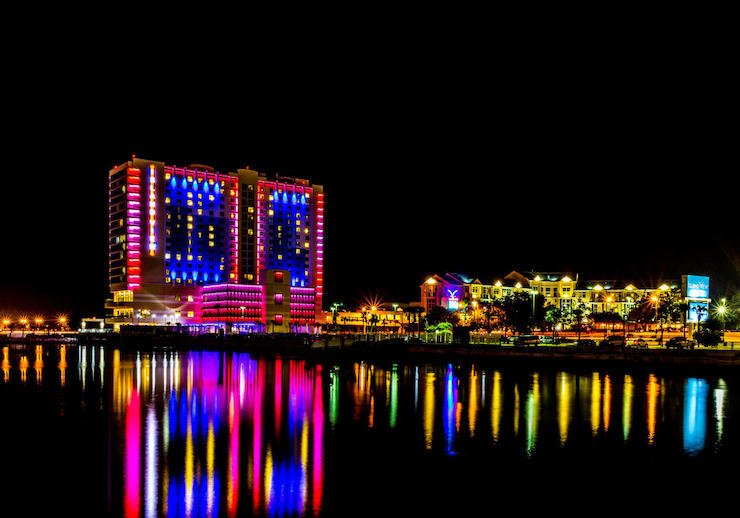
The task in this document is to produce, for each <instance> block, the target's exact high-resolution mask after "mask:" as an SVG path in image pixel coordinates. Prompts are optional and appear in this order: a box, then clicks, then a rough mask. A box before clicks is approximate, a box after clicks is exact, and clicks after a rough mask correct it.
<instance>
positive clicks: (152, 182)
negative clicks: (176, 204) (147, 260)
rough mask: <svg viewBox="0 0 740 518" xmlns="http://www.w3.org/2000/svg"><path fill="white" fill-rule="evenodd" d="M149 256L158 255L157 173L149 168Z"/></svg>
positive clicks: (151, 166)
mask: <svg viewBox="0 0 740 518" xmlns="http://www.w3.org/2000/svg"><path fill="white" fill-rule="evenodd" d="M148 247H149V255H152V256H153V255H154V254H156V253H157V171H156V168H155V167H154V164H151V165H150V166H149V245H148Z"/></svg>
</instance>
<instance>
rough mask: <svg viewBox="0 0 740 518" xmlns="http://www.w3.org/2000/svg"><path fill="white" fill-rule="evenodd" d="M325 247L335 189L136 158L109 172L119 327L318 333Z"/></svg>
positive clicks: (113, 309)
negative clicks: (328, 203) (327, 193)
mask: <svg viewBox="0 0 740 518" xmlns="http://www.w3.org/2000/svg"><path fill="white" fill-rule="evenodd" d="M323 254H324V192H323V187H322V186H320V185H312V184H310V183H309V181H308V180H304V179H300V178H287V177H280V176H278V177H276V178H268V177H267V175H265V174H263V173H258V172H257V171H254V170H251V169H238V170H237V171H236V172H229V173H219V172H217V171H214V169H213V168H212V167H209V166H204V165H198V164H194V165H190V166H188V167H179V166H173V165H166V164H164V163H163V162H157V161H153V160H144V159H141V158H136V157H132V158H131V160H129V161H127V162H125V163H123V164H121V165H118V166H116V167H114V168H113V169H111V170H110V172H109V281H110V291H111V298H110V300H109V301H108V302H107V304H106V308H107V309H108V321H109V322H111V323H113V325H114V327H119V326H121V325H126V324H157V325H187V326H200V327H203V326H210V327H228V328H229V329H237V330H240V331H247V330H249V331H268V332H269V331H276V332H287V331H306V330H310V329H311V328H312V326H313V323H314V319H315V315H316V312H317V311H321V304H322V298H323V284H324V261H323Z"/></svg>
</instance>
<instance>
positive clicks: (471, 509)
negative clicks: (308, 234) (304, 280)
mask: <svg viewBox="0 0 740 518" xmlns="http://www.w3.org/2000/svg"><path fill="white" fill-rule="evenodd" d="M2 370H3V373H2V376H0V412H1V414H0V415H2V427H1V430H0V447H1V448H2V452H3V453H2V455H0V457H1V459H0V468H1V472H2V475H0V477H2V490H3V491H2V495H3V496H2V502H5V503H4V504H2V503H0V505H5V509H10V508H11V506H12V507H13V508H15V509H20V510H16V511H14V512H13V513H11V514H9V515H18V516H30V515H34V514H38V515H49V514H50V513H54V512H58V513H62V512H69V511H72V512H74V513H75V514H76V515H95V516H103V515H113V516H119V515H121V516H127V517H138V516H141V517H148V516H193V517H195V516H214V517H215V516H228V517H230V516H248V515H271V516H313V515H321V516H327V515H331V516H356V515H380V516H396V515H419V516H432V515H438V514H440V513H445V514H447V515H493V514H502V513H507V514H508V513H509V512H518V513H523V514H527V515H528V514H533V513H535V512H537V513H539V512H543V511H544V512H548V513H556V512H557V513H558V514H573V515H578V516H583V515H602V514H604V513H605V512H613V511H618V512H621V513H623V514H626V513H630V514H638V515H643V514H651V515H655V514H661V513H665V512H666V511H669V512H672V511H682V512H686V511H687V510H689V509H690V508H692V506H693V507H694V508H696V509H701V510H702V512H704V511H709V510H711V509H715V508H717V507H718V506H722V505H723V504H724V503H727V502H731V503H732V504H733V507H734V488H735V486H736V485H737V481H738V469H740V466H739V465H738V461H739V460H740V455H739V454H738V451H739V449H738V444H740V429H739V427H738V415H739V413H740V406H739V404H738V401H740V397H738V393H739V392H740V385H738V381H740V380H739V379H738V377H737V375H736V374H733V373H731V372H730V373H717V372H714V373H711V374H709V375H707V374H706V373H703V374H701V373H695V374H692V373H686V372H680V373H678V372H671V371H667V372H658V371H650V370H639V369H637V370H635V369H627V370H625V369H622V368H619V369H599V370H593V369H583V368H579V369H577V370H575V369H563V368H560V367H557V368H556V367H553V368H543V367H541V366H538V367H537V368H536V369H528V368H527V367H526V366H522V365H513V366H512V365H508V364H507V365H497V364H496V363H495V362H488V363H481V364H478V363H464V364H448V363H394V362H390V361H388V362H346V363H341V364H334V363H323V364H318V363H312V362H310V361H306V360H303V359H296V358H290V357H271V356H253V355H249V354H246V353H242V354H233V353H220V352H207V351H191V352H180V353H177V352H165V353H162V352H157V353H151V352H145V351H141V352H121V351H118V350H114V349H106V348H102V347H83V346H66V347H65V346H59V345H45V346H36V347H23V348H12V347H6V348H4V349H3V362H2ZM476 511H477V512H476Z"/></svg>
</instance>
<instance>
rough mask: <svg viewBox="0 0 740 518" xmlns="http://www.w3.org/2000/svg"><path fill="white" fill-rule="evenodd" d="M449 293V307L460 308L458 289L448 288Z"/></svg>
mask: <svg viewBox="0 0 740 518" xmlns="http://www.w3.org/2000/svg"><path fill="white" fill-rule="evenodd" d="M447 293H448V294H449V295H450V296H449V297H447V309H458V308H459V307H460V304H459V301H458V299H457V290H450V289H448V290H447Z"/></svg>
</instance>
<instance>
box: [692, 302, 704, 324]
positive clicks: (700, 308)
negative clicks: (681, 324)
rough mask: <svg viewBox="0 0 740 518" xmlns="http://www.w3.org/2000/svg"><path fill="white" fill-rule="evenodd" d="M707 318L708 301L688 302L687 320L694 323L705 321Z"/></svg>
mask: <svg viewBox="0 0 740 518" xmlns="http://www.w3.org/2000/svg"><path fill="white" fill-rule="evenodd" d="M707 318H709V303H708V302H694V301H691V302H689V318H688V320H687V322H691V323H692V324H696V323H697V322H706V321H707Z"/></svg>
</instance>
